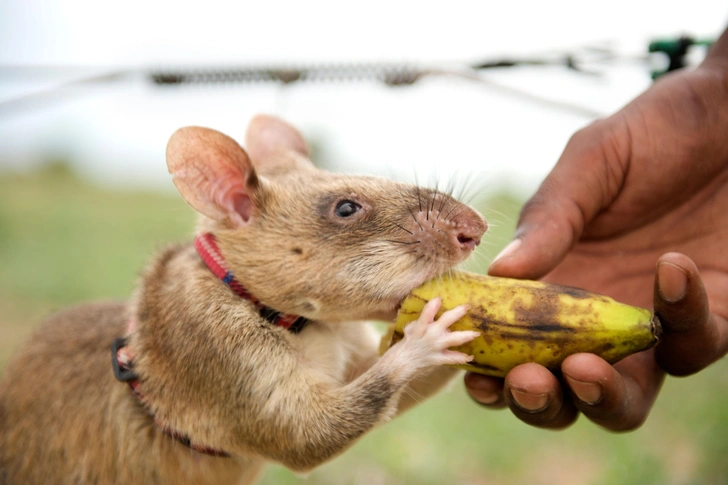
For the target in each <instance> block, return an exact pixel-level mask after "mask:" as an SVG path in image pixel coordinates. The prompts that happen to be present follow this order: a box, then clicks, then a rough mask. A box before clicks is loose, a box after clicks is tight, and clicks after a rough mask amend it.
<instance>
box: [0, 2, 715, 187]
mask: <svg viewBox="0 0 728 485" xmlns="http://www.w3.org/2000/svg"><path fill="white" fill-rule="evenodd" d="M431 4H432V5H430V4H429V3H428V5H425V2H421V1H419V2H394V1H392V0H390V1H369V2H357V3H352V2H341V1H306V2H300V1H299V2H294V1H275V2H273V1H265V2H263V1H259V2H234V1H227V2H222V1H217V0H214V1H206V2H204V3H200V4H197V3H195V4H193V3H191V2H181V1H179V0H177V1H171V0H164V1H156V2H155V1H149V0H147V1H127V2H122V3H118V4H110V3H108V2H98V1H80V0H64V1H57V0H0V66H7V65H17V64H24V65H27V64H30V65H70V66H90V70H89V71H87V72H101V71H103V70H105V69H106V68H112V69H113V68H119V67H132V68H139V67H147V66H152V67H158V66H188V65H199V66H206V65H209V66H211V67H220V66H226V65H251V64H252V65H261V64H265V65H267V64H274V65H275V64H294V65H307V64H310V63H329V62H331V63H333V62H343V63H353V62H364V61H387V62H400V61H405V62H412V63H418V64H424V65H436V66H439V65H444V64H446V65H449V66H457V65H460V64H464V63H468V62H472V61H478V60H492V59H494V58H500V57H519V56H520V57H532V56H539V55H543V54H549V53H554V52H559V51H571V52H582V48H583V47H585V46H589V45H601V46H605V45H606V46H609V47H611V48H612V49H614V50H615V51H617V52H618V53H621V54H624V55H625V56H637V55H644V53H645V51H646V46H647V43H648V42H649V41H650V40H651V39H653V38H655V37H663V36H670V35H679V34H682V33H688V34H692V35H696V36H700V37H713V38H714V37H716V36H717V35H718V34H720V32H721V31H722V30H723V29H724V27H725V26H726V25H727V24H728V6H727V5H726V4H725V2H724V1H717V0H702V1H701V0H695V1H693V2H690V3H689V4H688V3H687V2H682V1H674V0H669V1H635V0H631V1H623V0H613V1H610V2H585V1H552V2H543V1H541V2H485V1H481V2H459V1H449V2H445V3H442V2H438V3H437V4H435V2H431ZM593 67H594V69H598V70H600V71H602V72H603V75H602V76H600V77H593V76H588V75H580V74H576V73H573V72H567V71H565V70H564V69H563V68H543V67H533V68H517V69H503V70H500V71H498V72H495V71H493V72H488V73H487V74H486V77H487V78H488V79H491V80H494V81H497V82H498V83H500V84H502V85H507V86H512V87H517V88H519V89H521V90H524V91H527V92H529V93H533V94H538V95H540V96H543V97H546V98H549V99H553V100H560V101H565V102H569V103H573V104H577V105H581V106H584V107H587V108H590V109H592V110H594V111H597V112H600V113H603V114H609V113H610V112H612V111H614V110H616V109H618V108H619V107H620V106H621V105H623V104H624V103H626V102H627V101H629V100H630V99H631V98H632V97H634V96H635V95H636V94H638V93H639V92H640V91H642V90H644V89H645V88H646V87H647V86H649V83H650V79H649V75H648V68H647V66H645V65H644V64H642V63H637V62H634V61H632V62H623V63H617V64H604V65H597V66H593ZM51 74H52V73H50V72H49V71H36V72H35V74H33V75H30V74H28V73H26V74H24V75H18V74H17V72H15V73H11V72H10V71H8V70H2V69H0V101H2V100H9V99H12V98H14V97H17V96H19V95H25V94H30V93H33V92H36V91H38V90H40V89H43V88H48V87H52V86H54V85H57V84H58V83H59V82H61V81H62V80H64V79H66V78H68V77H69V73H68V72H62V73H61V74H58V73H56V74H54V75H51ZM72 74H73V73H72ZM257 112H268V113H274V114H278V115H280V116H282V117H284V118H286V119H288V120H289V121H291V122H293V123H294V124H295V125H297V126H298V127H299V128H301V130H302V131H303V132H304V133H305V134H307V135H309V136H312V137H314V138H315V139H316V140H317V146H321V147H322V148H323V156H324V157H325V158H326V160H327V161H332V160H335V161H338V162H341V163H342V170H346V171H355V172H361V173H376V174H382V175H395V176H398V177H399V178H411V177H412V175H413V173H414V172H415V171H416V172H417V173H418V176H419V179H420V180H421V181H428V180H430V179H432V178H434V177H435V176H437V177H439V178H440V179H441V180H442V179H443V178H449V177H450V176H451V174H452V173H454V172H458V174H459V177H460V178H469V177H470V176H477V177H478V180H482V181H483V183H484V184H485V188H487V189H498V188H501V187H504V186H507V187H511V188H516V189H520V190H522V191H523V192H524V193H528V192H530V191H532V190H533V189H534V188H535V187H536V185H537V184H538V182H539V180H541V178H543V176H544V175H545V174H546V173H547V172H548V170H549V169H550V168H551V166H552V165H553V164H554V163H555V161H556V159H557V158H558V155H559V154H560V152H561V150H562V149H563V147H564V145H565V143H566V141H567V140H568V138H569V136H570V135H571V134H572V133H573V132H574V131H575V130H576V129H578V128H579V127H580V126H583V125H584V124H586V123H588V122H589V121H590V118H589V117H585V116H583V115H577V114H573V113H569V112H566V111H563V110H557V109H554V108H545V107H543V106H541V105H538V104H535V103H533V102H530V101H527V100H524V99H522V98H519V97H515V96H512V95H508V94H506V93H504V92H502V91H499V90H496V89H493V88H491V87H488V86H485V85H482V84H476V83H474V82H470V81H465V80H459V79H450V78H432V79H426V80H424V81H421V82H418V83H417V84H415V85H414V86H411V87H400V88H391V87H387V86H381V85H378V84H374V83H350V84H316V85H313V84H308V85H305V84H294V85H290V86H287V87H281V86H277V85H273V84H258V85H242V84H241V85H232V86H207V87H194V88H176V89H175V88H173V89H160V88H155V87H153V86H151V85H149V84H147V83H145V82H143V80H141V79H137V80H132V81H130V82H125V83H117V84H113V85H109V86H106V87H98V88H93V89H85V90H82V91H76V92H75V93H74V95H73V96H69V97H67V98H65V99H63V100H62V101H53V102H51V101H46V102H42V103H39V104H36V105H34V106H32V107H27V108H24V109H22V110H21V109H16V110H12V111H11V110H4V111H3V110H2V108H1V107H0V170H2V169H4V168H5V169H8V168H12V169H17V168H25V167H31V166H33V164H34V163H36V162H37V161H38V160H39V159H41V158H42V157H44V156H46V155H47V154H49V153H53V152H60V153H62V154H65V155H66V156H68V157H70V158H72V159H73V160H74V162H75V163H77V165H78V167H79V168H81V169H82V170H84V172H85V173H86V174H88V175H89V176H91V177H94V178H96V179H99V180H101V181H104V182H106V183H114V184H142V185H152V186H163V187H170V186H171V184H169V181H168V175H167V173H166V169H165V166H164V147H165V144H166V141H167V139H168V137H169V135H170V134H171V133H172V132H173V131H174V130H175V129H176V128H178V127H180V126H183V125H187V124H197V125H206V126H210V127H213V128H216V129H219V130H221V131H224V132H226V133H228V134H230V135H232V136H234V137H236V138H238V139H239V140H240V139H242V137H243V133H244V128H245V125H246V123H247V120H248V119H249V118H250V117H251V116H252V115H253V114H255V113H257Z"/></svg>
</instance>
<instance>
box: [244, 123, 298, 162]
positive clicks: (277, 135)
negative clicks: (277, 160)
mask: <svg viewBox="0 0 728 485" xmlns="http://www.w3.org/2000/svg"><path fill="white" fill-rule="evenodd" d="M245 148H246V149H247V150H248V153H249V154H250V158H252V160H253V163H254V164H255V165H256V166H262V165H264V164H265V163H266V161H268V160H270V159H272V158H274V157H273V156H274V155H276V154H280V153H285V152H294V153H296V154H298V155H301V156H302V157H303V158H305V159H308V156H309V152H308V145H307V144H306V140H304V139H303V136H302V135H301V133H299V132H298V130H297V129H295V128H294V127H293V126H291V125H289V124H288V123H286V122H285V121H283V120H281V119H279V118H276V117H275V116H270V115H262V114H261V115H257V116H255V117H254V118H253V119H252V120H251V121H250V124H249V125H248V131H247V133H246V135H245ZM295 158H296V159H298V160H299V161H300V159H301V157H295Z"/></svg>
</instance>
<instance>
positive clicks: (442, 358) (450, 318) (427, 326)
mask: <svg viewBox="0 0 728 485" xmlns="http://www.w3.org/2000/svg"><path fill="white" fill-rule="evenodd" d="M441 305H442V299H441V298H439V297H438V298H434V299H432V300H430V301H429V302H428V303H427V304H426V305H425V307H424V309H423V310H422V313H421V314H420V317H419V318H418V319H417V320H416V321H414V322H412V323H410V324H408V325H407V326H406V327H405V329H404V338H403V339H402V340H401V341H400V342H399V343H397V344H396V345H395V347H397V346H401V347H400V349H399V350H400V351H401V352H402V353H404V354H405V356H403V357H404V358H405V359H407V360H408V361H409V362H410V363H413V362H416V363H417V364H419V366H420V367H429V366H433V365H445V364H450V365H452V364H465V363H467V362H470V361H471V360H473V356H472V355H467V354H464V353H462V352H458V351H455V350H448V349H449V348H450V347H457V346H459V345H462V344H465V343H467V342H470V341H471V340H473V339H474V338H475V337H477V336H479V335H480V334H479V333H478V332H475V331H470V330H467V331H459V332H451V331H450V330H449V328H450V326H451V325H452V324H453V323H455V322H457V321H458V320H460V319H461V318H462V317H463V316H465V314H466V313H467V311H468V309H469V307H468V306H467V305H461V306H459V307H456V308H453V309H452V310H448V311H446V312H444V313H443V314H442V315H441V316H440V318H439V319H438V320H435V315H436V314H437V312H438V311H439V310H440V306H441Z"/></svg>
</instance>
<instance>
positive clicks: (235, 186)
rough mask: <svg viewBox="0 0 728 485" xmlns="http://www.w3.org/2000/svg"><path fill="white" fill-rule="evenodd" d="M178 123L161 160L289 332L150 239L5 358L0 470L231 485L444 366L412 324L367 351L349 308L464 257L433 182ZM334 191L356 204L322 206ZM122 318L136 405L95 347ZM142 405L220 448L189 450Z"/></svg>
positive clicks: (476, 224)
mask: <svg viewBox="0 0 728 485" xmlns="http://www.w3.org/2000/svg"><path fill="white" fill-rule="evenodd" d="M186 130H187V131H184V130H183V131H181V132H178V133H177V134H175V136H173V139H172V140H171V141H170V148H169V150H168V163H169V164H170V170H171V171H172V172H173V175H175V177H176V183H177V184H178V187H179V188H180V191H181V192H182V194H183V195H184V196H185V198H187V200H188V201H189V202H190V204H191V205H193V206H194V207H196V208H197V209H198V210H200V211H201V212H203V213H204V214H206V215H207V216H208V217H203V219H202V220H201V223H200V230H201V231H211V232H213V233H214V234H215V235H216V237H217V240H218V243H219V246H220V249H221V252H222V253H223V255H224V256H225V258H226V260H227V261H228V264H229V265H230V267H231V268H232V270H233V272H234V274H235V275H236V277H237V278H238V279H239V280H240V281H241V282H243V283H244V284H245V285H246V287H247V288H248V289H249V290H250V291H251V293H252V294H254V295H256V296H257V297H258V298H259V299H260V300H261V301H263V302H264V303H265V304H267V305H268V306H271V307H273V308H276V309H277V310H280V311H284V312H289V313H295V314H300V315H303V316H306V317H307V318H309V319H311V320H312V322H311V323H310V324H309V325H308V326H307V327H306V328H305V329H304V330H303V332H301V333H300V334H297V335H294V334H291V333H289V332H287V331H286V330H284V329H282V328H279V327H275V326H272V325H271V324H270V323H268V322H267V321H265V320H263V319H262V318H261V317H260V316H259V315H258V313H257V311H256V310H255V308H254V306H253V305H252V303H251V302H249V301H247V300H243V299H241V298H240V297H238V296H237V295H235V294H234V293H232V292H231V291H230V290H229V289H228V288H227V287H225V286H224V285H223V284H222V283H221V282H220V281H219V280H218V279H217V278H216V277H215V276H214V275H213V274H212V273H211V272H210V271H209V270H208V269H207V268H206V267H205V266H204V264H203V263H202V262H201V260H200V258H199V256H198V255H197V254H196V252H195V251H194V248H193V247H192V246H191V245H187V246H178V247H172V248H168V249H167V250H165V251H164V252H162V253H161V254H160V255H159V256H158V257H157V258H156V259H155V260H154V261H153V262H152V263H151V264H150V265H149V267H148V268H147V269H146V271H145V272H144V274H143V276H142V278H141V281H140V284H139V287H138V289H137V291H136V293H135V296H134V298H133V299H132V301H131V302H129V303H97V304H90V305H85V306H79V307H76V308H72V309H69V310H66V311H64V312H62V313H59V314H57V315H55V316H53V317H52V318H50V319H49V320H48V321H47V322H45V323H44V324H43V325H42V326H41V327H39V328H38V330H37V331H36V332H35V334H34V335H33V337H32V338H31V339H30V340H29V342H28V343H27V344H26V345H25V347H24V348H23V349H22V350H21V352H20V353H19V354H18V355H17V356H16V357H15V358H14V360H13V361H12V362H11V363H10V364H9V365H8V367H7V369H6V374H5V377H4V379H3V380H2V382H1V383H0V484H2V485H20V484H23V485H26V484H28V485H31V484H43V485H52V484H96V483H98V484H124V485H129V484H137V483H138V484H167V483H169V484H178V483H200V484H204V483H238V484H244V483H251V482H253V481H254V480H255V478H256V477H257V476H258V475H259V473H260V472H261V470H262V467H263V466H264V464H265V462H267V461H275V462H278V463H281V464H283V465H285V466H287V467H289V468H291V469H294V470H309V469H311V468H313V467H315V466H317V465H319V464H321V463H323V462H325V461H326V460H328V459H330V458H332V457H333V456H336V455H337V454H339V453H341V452H342V451H343V450H345V449H346V448H347V447H349V446H350V445H351V444H352V443H354V442H355V441H356V439H357V438H359V437H360V436H362V435H363V434H364V433H366V432H367V431H369V430H370V429H372V427H374V426H375V425H377V424H378V423H381V422H383V421H386V420H387V419H389V418H390V417H391V416H393V414H394V413H395V412H397V410H398V409H399V410H400V411H401V410H403V409H406V408H408V407H409V406H411V405H412V404H414V403H415V402H416V401H418V400H421V399H422V398H424V397H426V396H428V395H430V394H432V393H434V392H435V391H436V390H437V389H439V388H440V387H441V386H442V385H443V384H444V383H445V382H446V381H447V380H448V379H449V378H450V377H451V376H452V375H453V371H451V370H450V369H448V368H445V367H442V366H437V365H435V364H439V363H447V362H450V361H447V360H445V359H446V357H445V354H444V353H443V350H444V349H445V348H446V345H445V342H446V341H445V340H443V339H445V338H448V337H445V336H443V337H437V339H439V340H437V342H436V344H437V348H435V343H433V342H434V341H433V342H429V341H428V340H427V339H426V338H425V337H418V336H416V335H411V336H409V337H405V339H404V340H403V341H402V342H400V343H399V344H397V345H396V346H395V347H393V348H392V349H391V350H389V351H388V352H386V353H385V354H384V356H383V357H381V358H379V357H378V353H377V344H378V343H377V337H376V335H375V334H374V332H373V330H372V329H371V327H369V326H368V325H367V324H366V323H363V322H362V320H365V319H370V318H392V316H393V314H394V311H395V310H396V305H397V302H398V301H400V300H401V299H402V298H403V297H404V296H405V295H406V294H407V292H409V290H410V289H411V288H412V287H414V286H415V285H417V284H419V283H421V282H423V281H424V280H425V279H428V278H431V277H434V276H436V275H438V274H441V273H442V272H444V271H446V270H448V269H449V268H451V267H452V266H453V265H455V264H457V263H458V262H460V261H461V260H462V259H464V258H465V257H466V256H467V255H468V254H470V252H471V250H472V247H468V246H467V244H466V245H464V244H463V243H462V241H458V240H457V236H461V238H462V237H465V238H466V239H467V238H468V237H470V238H472V239H474V240H476V242H477V240H479V238H480V236H481V235H482V234H483V232H484V231H485V228H486V225H485V222H484V221H483V219H482V218H481V217H480V216H479V215H478V214H477V213H475V212H474V211H472V209H469V208H467V207H466V206H464V205H462V204H460V203H458V202H456V201H454V200H453V199H451V198H450V197H449V196H447V195H444V194H440V193H436V192H434V191H430V190H426V189H421V188H417V187H413V186H408V185H403V184H396V183H394V182H390V181H386V180H383V179H377V178H373V177H352V176H342V175H335V174H329V173H325V172H322V171H319V170H316V169H314V168H313V166H311V165H310V163H309V162H308V161H307V160H306V159H305V155H306V151H307V149H306V148H305V143H304V142H303V140H302V138H300V135H298V132H296V131H295V130H294V129H293V128H291V127H290V126H288V125H285V124H283V123H282V122H280V121H279V120H276V119H274V118H269V117H258V118H256V119H255V120H254V122H253V123H252V124H251V128H250V129H249V132H248V138H247V144H248V145H249V149H248V152H249V153H250V155H251V157H252V163H253V165H250V161H249V160H248V158H247V154H246V153H245V152H243V151H242V149H240V147H238V146H237V144H235V143H234V142H232V140H230V139H229V138H227V137H224V135H221V134H218V133H217V132H212V131H210V130H203V129H197V128H192V129H186ZM256 134H257V135H259V136H256ZM175 137H176V138H175ZM256 140H258V141H256ZM261 140H262V141H261ZM220 159H224V161H225V163H227V164H228V165H225V166H222V167H216V166H215V164H216V163H217V162H216V160H220ZM233 159H234V161H232V162H230V160H233ZM207 162H209V163H210V167H208V166H207V165H205V163H207ZM253 166H254V167H255V168H253ZM215 170H218V171H217V172H216V171H215ZM221 173H222V174H224V176H223V175H220V174H221ZM230 174H232V175H230ZM216 177H217V178H216ZM211 181H212V182H213V183H212V184H211V183H210V182H211ZM221 187H222V188H221ZM206 191H207V192H206ZM218 191H221V192H218ZM231 194H232V195H231ZM342 198H343V199H351V200H355V201H356V202H357V203H358V204H360V205H361V207H362V210H361V211H359V212H357V213H356V214H355V215H354V216H352V217H348V218H341V217H339V216H337V215H336V214H335V206H336V202H337V201H339V200H341V199H342ZM417 241H418V242H417ZM130 319H131V320H134V321H135V322H136V327H135V328H136V330H135V331H134V332H132V333H131V335H129V337H130V349H133V353H134V355H135V356H136V358H135V371H136V372H137V373H138V374H139V377H140V387H141V389H142V390H143V394H144V401H145V402H144V404H142V403H140V402H139V401H138V400H137V399H136V398H135V397H134V396H133V395H132V394H131V392H130V391H129V388H128V386H127V385H126V384H123V383H120V382H117V381H116V380H115V379H114V378H113V374H112V370H111V354H110V350H109V346H110V344H111V342H112V340H113V339H114V338H115V337H118V336H122V335H125V334H126V332H127V330H126V328H127V323H128V322H129V320H130ZM350 320H353V321H350ZM344 321H347V322H346V323H343V322H344ZM423 325H427V322H424V323H423ZM422 328H425V327H422ZM428 342H429V343H428ZM447 358H450V359H461V360H462V358H463V356H462V354H460V356H459V357H453V356H452V355H449V356H448V357H447ZM438 359H439V360H438ZM452 362H455V361H452ZM408 386H409V387H408ZM150 411H151V412H152V413H153V414H154V416H155V417H156V418H158V419H159V420H161V421H162V422H164V423H166V424H167V425H168V426H170V427H171V428H173V429H175V430H178V431H180V432H182V433H184V434H186V435H188V436H189V437H190V438H191V439H192V441H193V442H195V443H201V444H204V445H205V446H208V447H212V448H215V449H220V450H225V451H227V452H228V453H230V454H231V455H232V456H231V457H229V458H226V457H212V456H207V455H203V454H200V453H197V452H195V451H192V450H191V449H190V448H187V447H185V446H184V445H182V444H180V443H178V442H177V441H175V440H174V439H172V438H170V437H169V436H167V435H165V434H164V433H163V432H162V431H161V429H160V427H159V426H157V425H156V424H155V422H154V420H153V419H152V418H151V417H150V415H149V412H150Z"/></svg>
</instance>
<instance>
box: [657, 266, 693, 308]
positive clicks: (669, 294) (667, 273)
mask: <svg viewBox="0 0 728 485" xmlns="http://www.w3.org/2000/svg"><path fill="white" fill-rule="evenodd" d="M657 287H658V290H659V292H660V295H661V296H662V299H663V300H665V301H667V302H668V303H675V302H678V301H680V300H682V299H683V298H685V294H686V293H687V291H688V275H687V273H686V272H685V271H684V270H683V269H682V268H681V267H679V266H677V265H675V264H672V263H668V262H666V261H663V262H661V263H660V264H659V265H658V266H657Z"/></svg>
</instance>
